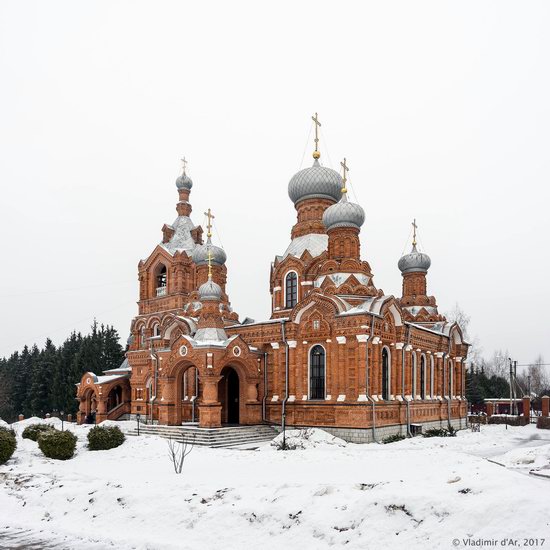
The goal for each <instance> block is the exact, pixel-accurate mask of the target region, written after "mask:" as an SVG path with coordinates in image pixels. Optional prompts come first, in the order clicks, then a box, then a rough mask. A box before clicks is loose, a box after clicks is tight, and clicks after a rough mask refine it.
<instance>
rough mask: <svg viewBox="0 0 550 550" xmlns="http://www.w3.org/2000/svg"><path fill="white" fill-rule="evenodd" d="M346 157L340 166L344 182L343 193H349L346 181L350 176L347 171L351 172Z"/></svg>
mask: <svg viewBox="0 0 550 550" xmlns="http://www.w3.org/2000/svg"><path fill="white" fill-rule="evenodd" d="M346 162H347V161H346V159H344V160H343V161H342V162H341V163H340V166H341V167H342V172H343V174H342V182H343V186H342V193H347V192H348V190H347V189H346V182H347V181H348V176H347V173H348V172H349V167H348V165H347V164H346Z"/></svg>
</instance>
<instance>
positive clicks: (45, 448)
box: [38, 430, 77, 460]
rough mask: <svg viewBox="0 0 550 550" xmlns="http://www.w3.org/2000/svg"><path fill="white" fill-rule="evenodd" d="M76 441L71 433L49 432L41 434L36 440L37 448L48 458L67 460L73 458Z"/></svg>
mask: <svg viewBox="0 0 550 550" xmlns="http://www.w3.org/2000/svg"><path fill="white" fill-rule="evenodd" d="M76 440H77V438H76V435H74V434H73V433H72V432H67V431H65V432H60V431H59V430H50V431H47V432H44V433H42V435H41V436H40V437H39V438H38V446H39V447H40V450H41V451H42V452H43V453H44V455H45V456H47V457H48V458H55V459H56V460H68V459H69V458H72V457H73V456H74V450H75V448H76Z"/></svg>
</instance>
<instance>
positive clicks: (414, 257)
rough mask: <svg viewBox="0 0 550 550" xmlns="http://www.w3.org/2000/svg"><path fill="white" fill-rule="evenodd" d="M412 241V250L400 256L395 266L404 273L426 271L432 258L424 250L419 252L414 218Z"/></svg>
mask: <svg viewBox="0 0 550 550" xmlns="http://www.w3.org/2000/svg"><path fill="white" fill-rule="evenodd" d="M412 226H413V242H412V250H411V251H410V252H409V253H408V254H405V255H404V256H401V258H400V259H399V262H397V267H398V268H399V270H400V271H401V273H402V274H405V273H415V272H424V273H425V272H427V271H428V269H429V268H430V266H431V265H432V260H431V259H430V257H429V256H428V255H427V254H426V253H425V252H419V251H418V249H417V247H416V245H417V242H416V229H417V227H418V226H417V225H416V220H414V222H413V224H412Z"/></svg>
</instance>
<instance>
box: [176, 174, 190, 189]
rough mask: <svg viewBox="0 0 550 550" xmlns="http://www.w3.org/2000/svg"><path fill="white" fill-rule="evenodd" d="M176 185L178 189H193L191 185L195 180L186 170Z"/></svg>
mask: <svg viewBox="0 0 550 550" xmlns="http://www.w3.org/2000/svg"><path fill="white" fill-rule="evenodd" d="M176 187H177V188H178V189H187V191H191V187H193V181H192V180H191V178H190V177H189V176H188V175H187V174H186V173H185V172H184V173H183V174H182V175H181V176H180V177H179V178H178V179H177V180H176Z"/></svg>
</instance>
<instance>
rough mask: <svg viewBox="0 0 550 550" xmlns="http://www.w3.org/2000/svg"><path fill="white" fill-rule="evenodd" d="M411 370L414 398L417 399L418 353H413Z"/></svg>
mask: <svg viewBox="0 0 550 550" xmlns="http://www.w3.org/2000/svg"><path fill="white" fill-rule="evenodd" d="M411 369H412V376H411V383H412V398H413V399H415V398H416V353H414V351H413V353H412V357H411Z"/></svg>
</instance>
